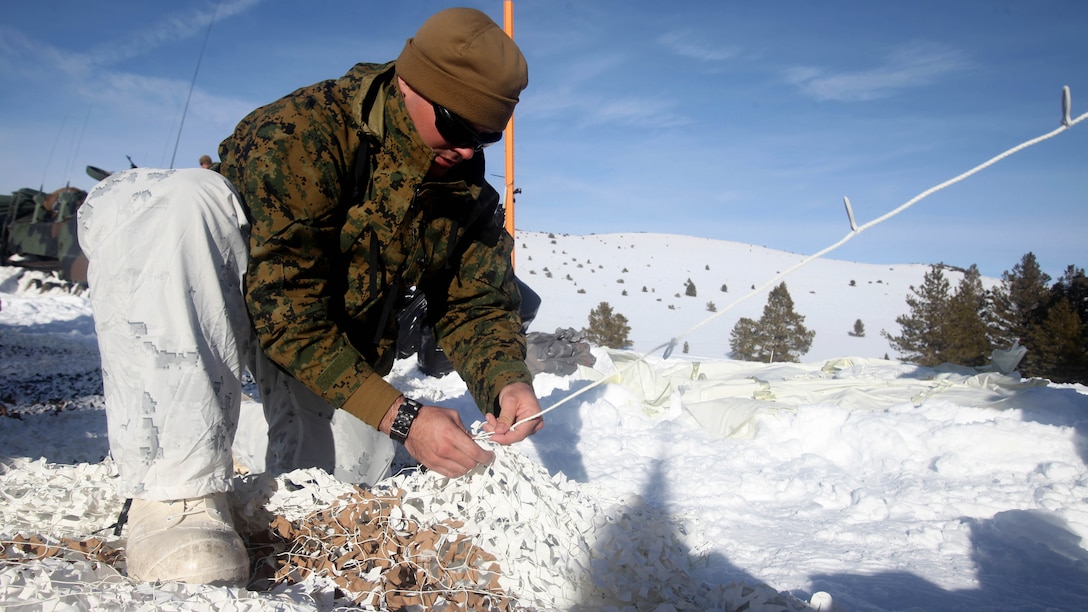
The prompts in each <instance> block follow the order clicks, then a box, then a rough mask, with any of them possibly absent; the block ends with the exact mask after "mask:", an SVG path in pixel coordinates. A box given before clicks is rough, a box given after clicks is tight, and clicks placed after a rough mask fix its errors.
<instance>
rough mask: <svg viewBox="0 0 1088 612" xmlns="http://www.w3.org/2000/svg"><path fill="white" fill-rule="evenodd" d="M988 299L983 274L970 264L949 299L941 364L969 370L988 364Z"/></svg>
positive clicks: (989, 352)
mask: <svg viewBox="0 0 1088 612" xmlns="http://www.w3.org/2000/svg"><path fill="white" fill-rule="evenodd" d="M989 299H990V298H989V292H987V291H986V290H985V289H983V287H982V274H981V273H980V272H979V271H978V266H976V265H974V264H972V265H971V267H970V268H968V269H967V272H965V273H964V275H963V279H962V280H961V281H960V284H959V286H958V287H956V292H955V294H953V295H952V297H951V298H950V300H949V305H948V319H947V321H946V325H945V326H944V336H945V341H946V345H945V349H944V352H943V354H942V355H941V356H940V357H941V360H942V361H945V362H948V363H955V364H959V365H965V366H970V367H978V366H982V365H986V364H987V363H989V362H990V354H991V353H992V352H993V346H991V345H990V340H989V329H988V326H987V324H986V318H987V316H988V315H987V309H988V307H989Z"/></svg>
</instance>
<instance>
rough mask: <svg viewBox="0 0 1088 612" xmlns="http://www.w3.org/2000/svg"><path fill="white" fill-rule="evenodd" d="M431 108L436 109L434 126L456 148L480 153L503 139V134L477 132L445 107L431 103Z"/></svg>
mask: <svg viewBox="0 0 1088 612" xmlns="http://www.w3.org/2000/svg"><path fill="white" fill-rule="evenodd" d="M431 106H433V107H434V126H435V127H436V128H438V133H439V134H441V135H442V138H445V139H446V142H448V143H450V144H451V145H453V146H454V147H472V148H473V149H475V150H477V151H479V150H480V149H482V148H484V147H486V146H488V145H493V144H495V143H496V142H498V141H499V139H501V138H502V132H477V131H476V130H474V129H472V126H470V125H469V124H468V123H466V122H465V120H464V119H462V118H460V117H458V116H457V115H455V114H454V113H452V112H451V111H450V109H448V108H446V107H445V106H440V105H438V104H436V103H434V102H431Z"/></svg>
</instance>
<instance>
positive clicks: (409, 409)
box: [389, 397, 423, 444]
mask: <svg viewBox="0 0 1088 612" xmlns="http://www.w3.org/2000/svg"><path fill="white" fill-rule="evenodd" d="M422 407H423V404H420V403H419V402H417V401H415V400H414V399H411V398H407V397H406V398H404V401H403V402H401V404H400V408H398V409H397V416H395V417H394V418H393V425H392V426H390V428H389V437H390V438H393V439H394V440H396V441H397V442H400V443H401V444H404V441H405V440H407V439H408V430H410V429H412V423H414V422H415V420H416V417H417V416H419V409H420V408H422Z"/></svg>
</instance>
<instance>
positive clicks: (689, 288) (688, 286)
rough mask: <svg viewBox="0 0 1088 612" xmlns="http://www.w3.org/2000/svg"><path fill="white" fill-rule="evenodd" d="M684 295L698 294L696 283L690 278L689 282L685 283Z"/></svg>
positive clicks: (692, 295)
mask: <svg viewBox="0 0 1088 612" xmlns="http://www.w3.org/2000/svg"><path fill="white" fill-rule="evenodd" d="M684 295H687V296H689V297H695V296H696V295H698V292H697V291H695V283H693V282H692V281H691V279H690V278H689V279H688V282H686V283H684Z"/></svg>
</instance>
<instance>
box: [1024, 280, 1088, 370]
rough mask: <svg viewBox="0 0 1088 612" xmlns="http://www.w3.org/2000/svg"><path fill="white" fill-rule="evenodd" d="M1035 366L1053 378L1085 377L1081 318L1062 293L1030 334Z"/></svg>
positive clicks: (1087, 363)
mask: <svg viewBox="0 0 1088 612" xmlns="http://www.w3.org/2000/svg"><path fill="white" fill-rule="evenodd" d="M1032 340H1034V342H1032V344H1034V345H1035V346H1036V347H1037V348H1036V349H1035V353H1036V354H1035V367H1037V368H1038V370H1039V372H1041V374H1039V375H1040V376H1044V377H1046V378H1049V379H1050V380H1052V381H1054V382H1080V383H1083V382H1085V381H1088V352H1086V351H1085V333H1084V321H1083V319H1081V317H1080V314H1079V313H1078V312H1077V311H1076V309H1074V308H1073V306H1072V304H1070V302H1069V300H1067V299H1065V298H1064V297H1063V298H1061V299H1059V300H1058V302H1057V303H1055V304H1054V305H1053V306H1051V307H1050V309H1049V310H1048V311H1047V314H1046V319H1044V320H1043V321H1042V323H1041V324H1040V325H1039V326H1038V327H1037V328H1036V338H1033V339H1032Z"/></svg>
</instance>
